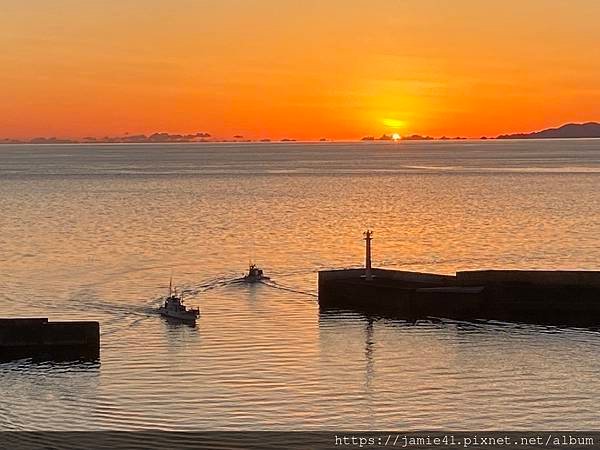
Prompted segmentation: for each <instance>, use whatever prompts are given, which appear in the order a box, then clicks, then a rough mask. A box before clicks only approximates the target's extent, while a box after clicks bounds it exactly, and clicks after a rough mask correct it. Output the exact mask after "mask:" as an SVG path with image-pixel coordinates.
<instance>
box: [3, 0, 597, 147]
mask: <svg viewBox="0 0 600 450" xmlns="http://www.w3.org/2000/svg"><path fill="white" fill-rule="evenodd" d="M34 4H35V7H33V6H32V4H30V3H23V2H21V1H17V0H5V1H4V2H3V7H2V14H0V63H1V64H2V68H3V70H2V72H1V74H0V97H1V98H2V102H0V117H1V118H2V120H1V121H0V138H31V137H35V136H59V137H84V136H107V135H123V134H125V133H152V132H155V131H166V132H172V133H196V132H209V133H211V134H212V135H213V136H215V137H217V138H222V139H230V138H232V137H233V136H235V135H241V136H244V137H246V138H249V139H260V138H273V139H281V138H295V139H320V138H328V139H360V138H361V137H362V136H366V135H373V136H380V135H381V134H384V133H388V134H392V133H399V134H402V135H405V134H413V133H418V134H422V135H430V136H442V135H447V136H468V137H480V136H482V135H497V134H500V133H507V132H521V131H531V130H537V129H542V128H545V127H549V126H557V125H561V124H563V123H566V122H584V121H589V120H598V119H600V88H599V87H598V83H597V81H598V80H599V79H600V60H599V59H598V58H592V57H590V55H597V54H600V27H598V26H597V18H598V17H600V3H598V2H595V1H592V0H573V1H570V2H566V1H560V0H528V1H527V2H523V1H521V0H506V1H503V2H493V3H491V2H481V1H479V0H457V1H453V2H438V1H433V0H426V1H420V0H419V1H417V0H408V1H402V2H400V1H390V0H370V1H368V2H367V1H363V0H346V1H341V0H330V1H326V2H324V1H316V0H314V1H313V0H307V1H303V2H296V1H281V0H257V1H252V2H249V1H247V0H219V1H212V0H201V1H192V0H175V1H173V2H165V1H158V0H149V1H146V2H143V4H142V3H140V2H138V1H133V0H125V1H119V2H117V1H108V2H106V1H98V0H90V1H86V2H81V1H75V0H56V1H53V2H40V1H35V2H34Z"/></svg>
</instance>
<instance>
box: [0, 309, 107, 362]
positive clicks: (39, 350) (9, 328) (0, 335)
mask: <svg viewBox="0 0 600 450" xmlns="http://www.w3.org/2000/svg"><path fill="white" fill-rule="evenodd" d="M99 356H100V324H99V323H98V322H49V321H48V319H47V318H23V319H2V318H0V360H11V359H17V358H34V359H80V358H81V359H89V360H94V359H97V358H98V357H99Z"/></svg>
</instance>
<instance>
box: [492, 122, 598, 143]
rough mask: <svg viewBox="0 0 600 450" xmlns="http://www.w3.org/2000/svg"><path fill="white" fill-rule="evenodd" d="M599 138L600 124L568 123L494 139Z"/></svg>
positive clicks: (504, 135) (503, 135)
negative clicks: (557, 126)
mask: <svg viewBox="0 0 600 450" xmlns="http://www.w3.org/2000/svg"><path fill="white" fill-rule="evenodd" d="M553 138H600V123H597V122H588V123H568V124H566V125H563V126H562V127H559V128H548V129H547V130H542V131H536V132H533V133H517V134H502V135H500V136H498V137H497V138H496V139H553Z"/></svg>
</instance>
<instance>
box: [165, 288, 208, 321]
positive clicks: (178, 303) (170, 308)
mask: <svg viewBox="0 0 600 450" xmlns="http://www.w3.org/2000/svg"><path fill="white" fill-rule="evenodd" d="M158 312H159V313H160V315H161V316H165V317H170V318H172V319H177V320H184V321H195V320H196V319H197V318H198V317H199V316H200V308H188V307H187V306H185V304H184V303H183V293H181V294H178V293H177V289H173V279H171V281H170V283H169V296H168V297H167V298H165V303H164V304H163V305H162V306H160V307H159V308H158Z"/></svg>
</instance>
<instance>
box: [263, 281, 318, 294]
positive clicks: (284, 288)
mask: <svg viewBox="0 0 600 450" xmlns="http://www.w3.org/2000/svg"><path fill="white" fill-rule="evenodd" d="M260 283H261V284H263V285H265V286H268V287H270V288H273V289H278V290H280V291H287V292H293V293H294V294H300V295H306V296H307V297H313V298H317V297H318V295H317V293H316V292H311V291H304V290H302V289H297V288H294V287H292V286H286V285H283V284H281V283H277V282H276V281H273V280H262V281H260Z"/></svg>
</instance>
